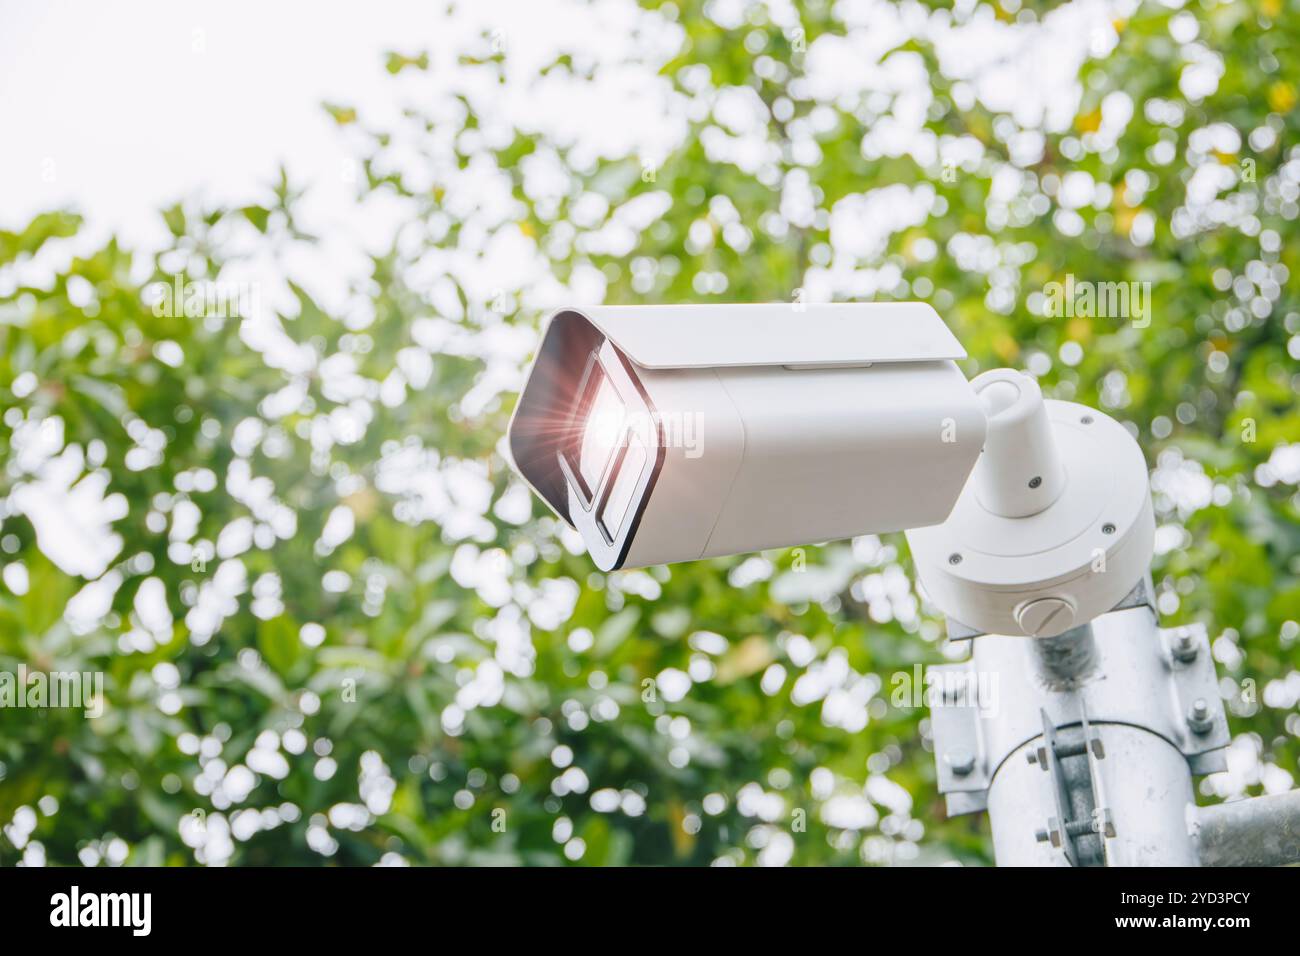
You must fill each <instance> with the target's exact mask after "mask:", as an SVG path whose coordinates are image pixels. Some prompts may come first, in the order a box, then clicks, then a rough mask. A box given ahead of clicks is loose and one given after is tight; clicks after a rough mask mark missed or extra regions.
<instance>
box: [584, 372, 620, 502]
mask: <svg viewBox="0 0 1300 956" xmlns="http://www.w3.org/2000/svg"><path fill="white" fill-rule="evenodd" d="M591 379H592V380H591V381H589V382H588V383H587V396H588V398H589V399H590V400H589V401H588V402H587V403H586V405H587V420H586V423H585V424H584V425H583V429H582V444H581V446H580V447H579V450H578V475H579V477H581V479H582V483H583V484H584V485H585V486H586V490H587V494H588V495H589V496H594V495H595V493H596V489H597V488H598V487H599V486H600V479H601V476H602V475H603V474H604V473H605V469H606V468H607V467H608V466H609V461H610V459H611V458H613V457H614V451H615V449H617V448H618V446H619V444H620V443H621V441H622V437H623V420H624V418H625V416H626V409H625V408H624V406H623V402H622V400H621V399H620V398H619V397H618V392H617V391H615V390H614V386H613V384H612V383H611V382H610V380H609V378H608V377H607V376H606V375H605V373H604V372H602V371H601V370H600V366H599V365H597V366H595V367H594V368H593V369H592V375H591Z"/></svg>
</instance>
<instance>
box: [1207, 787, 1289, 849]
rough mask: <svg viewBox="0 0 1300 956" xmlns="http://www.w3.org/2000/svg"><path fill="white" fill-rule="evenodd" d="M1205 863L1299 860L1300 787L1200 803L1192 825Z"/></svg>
mask: <svg viewBox="0 0 1300 956" xmlns="http://www.w3.org/2000/svg"><path fill="white" fill-rule="evenodd" d="M1192 830H1193V833H1194V834H1195V837H1196V841H1197V846H1198V848H1199V850H1200V857H1201V863H1202V864H1203V865H1204V866H1283V865H1285V864H1287V863H1295V862H1296V861H1298V860H1300V790H1291V791H1288V792H1287V793H1275V794H1270V795H1268V796H1263V797H1251V798H1250V799H1248V800H1234V801H1232V802H1231V803H1220V804H1216V805H1215V806H1212V807H1199V808H1198V809H1197V810H1196V812H1195V814H1194V821H1193V827H1192Z"/></svg>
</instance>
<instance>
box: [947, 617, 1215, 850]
mask: <svg viewBox="0 0 1300 956" xmlns="http://www.w3.org/2000/svg"><path fill="white" fill-rule="evenodd" d="M972 644H973V646H972V652H971V657H970V659H969V660H968V661H966V662H965V663H962V664H956V665H946V666H945V667H942V668H939V670H941V671H943V672H945V674H944V677H945V680H944V686H949V685H951V686H955V687H958V688H959V689H960V688H966V689H967V690H969V691H973V692H972V693H964V694H963V693H955V694H948V695H946V696H945V697H944V698H943V700H942V701H936V706H934V707H933V708H932V711H931V717H932V724H933V727H934V734H935V742H936V756H937V757H938V762H939V777H940V780H939V783H940V789H941V790H942V791H943V792H944V793H945V795H946V797H947V800H948V806H949V813H950V814H952V813H962V812H973V811H976V810H981V809H987V810H988V813H989V818H990V822H991V825H992V830H993V844H994V854H995V856H996V858H997V862H998V864H999V865H1002V866H1099V865H1111V866H1115V865H1118V866H1148V865H1165V866H1195V865H1198V863H1199V862H1200V856H1199V854H1200V853H1201V852H1202V849H1201V843H1200V842H1198V839H1197V837H1196V835H1195V834H1194V833H1193V831H1192V828H1191V826H1190V825H1189V824H1190V822H1191V817H1190V814H1191V813H1192V812H1194V808H1195V797H1194V793H1193V789H1192V776H1193V774H1199V773H1207V772H1211V771H1213V770H1220V769H1224V766H1225V765H1224V759H1223V749H1222V748H1224V747H1225V746H1226V745H1227V743H1228V741H1229V739H1230V738H1229V735H1228V730H1227V723H1226V720H1225V718H1224V714H1223V711H1222V705H1221V702H1220V700H1219V697H1218V692H1217V685H1216V677H1215V671H1214V663H1213V661H1212V659H1211V657H1210V653H1209V643H1208V641H1207V640H1206V637H1205V634H1204V631H1203V629H1198V628H1182V629H1177V630H1171V631H1161V630H1160V629H1159V628H1158V627H1157V626H1156V617H1155V614H1154V612H1153V611H1152V610H1151V608H1150V607H1149V605H1148V604H1147V603H1146V602H1145V601H1136V602H1133V603H1132V604H1131V606H1130V607H1128V608H1127V609H1124V610H1118V611H1112V612H1111V613H1109V614H1104V615H1102V616H1101V617H1099V618H1097V619H1096V620H1094V621H1093V622H1092V623H1091V624H1090V625H1085V626H1083V627H1079V628H1075V629H1074V630H1072V631H1067V632H1066V633H1065V634H1062V635H1060V636H1058V637H1054V638H1047V639H1043V638H1029V637H1011V636H1005V635H993V634H989V635H979V636H976V637H974V638H973V639H972ZM965 754H971V755H974V757H975V759H973V760H966V759H965V757H964V755H965ZM1212 830H1213V832H1216V833H1217V832H1218V830H1219V827H1218V826H1217V825H1216V826H1214V827H1212V826H1211V825H1210V824H1204V825H1203V828H1202V832H1203V833H1209V832H1211V831H1212Z"/></svg>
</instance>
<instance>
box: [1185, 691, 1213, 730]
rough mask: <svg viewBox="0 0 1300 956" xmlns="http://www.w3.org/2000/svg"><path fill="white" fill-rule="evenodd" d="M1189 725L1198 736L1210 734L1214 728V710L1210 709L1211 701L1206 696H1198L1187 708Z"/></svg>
mask: <svg viewBox="0 0 1300 956" xmlns="http://www.w3.org/2000/svg"><path fill="white" fill-rule="evenodd" d="M1187 726H1188V727H1190V728H1191V731H1192V733H1194V734H1197V735H1198V736H1199V735H1202V734H1208V733H1209V732H1210V730H1211V729H1213V727H1214V711H1213V710H1211V709H1210V702H1209V701H1207V700H1206V699H1205V698H1204V697H1198V698H1196V700H1194V701H1193V702H1192V706H1191V707H1189V708H1188V709H1187Z"/></svg>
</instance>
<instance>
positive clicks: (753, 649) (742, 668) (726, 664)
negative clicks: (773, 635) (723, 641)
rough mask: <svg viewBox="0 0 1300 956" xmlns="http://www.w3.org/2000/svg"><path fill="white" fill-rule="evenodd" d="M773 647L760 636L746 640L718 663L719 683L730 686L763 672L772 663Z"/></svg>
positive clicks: (752, 636)
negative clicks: (741, 679)
mask: <svg viewBox="0 0 1300 956" xmlns="http://www.w3.org/2000/svg"><path fill="white" fill-rule="evenodd" d="M772 659H773V655H772V646H771V645H770V644H769V643H768V641H767V638H765V637H763V636H762V635H760V634H751V635H750V636H749V637H747V638H745V639H744V640H743V641H741V642H740V643H739V644H737V645H736V646H735V647H733V648H732V649H731V650H730V651H728V652H727V654H726V656H724V657H723V658H722V660H721V661H719V662H718V676H717V682H718V683H719V684H730V683H731V682H732V681H736V680H740V678H742V677H748V676H749V675H750V674H755V673H757V672H758V671H760V670H762V669H763V668H764V667H766V666H767V665H768V664H770V663H772Z"/></svg>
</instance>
